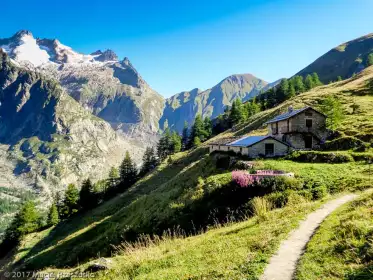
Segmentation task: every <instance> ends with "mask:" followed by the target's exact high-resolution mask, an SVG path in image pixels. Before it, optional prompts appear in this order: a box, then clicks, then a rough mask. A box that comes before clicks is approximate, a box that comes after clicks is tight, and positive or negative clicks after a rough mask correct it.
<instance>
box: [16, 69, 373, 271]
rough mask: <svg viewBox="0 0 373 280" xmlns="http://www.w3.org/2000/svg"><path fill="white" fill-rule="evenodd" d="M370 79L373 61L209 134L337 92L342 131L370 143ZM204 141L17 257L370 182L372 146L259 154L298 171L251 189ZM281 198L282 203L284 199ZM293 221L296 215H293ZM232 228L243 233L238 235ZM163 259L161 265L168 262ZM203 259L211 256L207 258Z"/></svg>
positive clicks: (70, 250)
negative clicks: (260, 199) (341, 157)
mask: <svg viewBox="0 0 373 280" xmlns="http://www.w3.org/2000/svg"><path fill="white" fill-rule="evenodd" d="M372 79H373V69H371V68H369V69H367V70H365V71H364V73H362V74H360V75H358V76H356V77H355V78H354V79H350V80H347V81H342V82H338V83H334V84H331V85H328V86H322V87H318V88H315V89H313V90H312V91H310V92H307V93H304V94H302V95H299V96H297V97H295V98H293V99H291V100H289V101H286V102H285V103H283V104H281V105H280V106H278V107H276V108H273V109H270V110H266V111H264V112H260V113H258V114H257V115H255V116H253V117H252V118H250V119H249V120H248V122H246V123H245V124H242V125H240V126H238V127H235V128H234V129H233V130H230V131H227V132H225V133H223V134H220V135H218V136H217V137H215V138H213V139H211V140H210V141H216V140H217V139H218V138H222V137H227V136H240V135H245V134H247V133H252V134H258V133H265V132H266V131H265V130H264V128H263V127H262V124H263V123H264V122H265V121H266V120H268V119H270V118H272V117H273V116H274V115H276V114H278V113H280V112H283V111H285V110H287V107H288V106H289V105H293V107H294V108H298V107H302V106H305V105H311V106H314V107H315V108H317V107H318V106H319V104H320V102H321V101H322V100H323V98H325V97H326V96H328V95H334V96H336V97H337V98H338V99H339V100H340V101H341V102H342V103H343V107H344V111H345V119H344V120H343V123H342V125H341V127H340V131H341V134H340V136H339V138H343V139H344V138H346V137H356V138H357V139H362V140H363V141H364V142H365V143H371V141H372V138H371V135H373V112H372V110H371V108H373V95H372V91H371V80H372ZM205 145H206V144H204V145H202V146H201V147H200V148H198V149H195V150H193V151H190V152H184V153H179V154H176V155H175V156H173V158H172V162H167V163H166V162H164V163H163V164H162V165H161V166H159V167H158V168H157V169H156V170H155V171H154V172H152V173H151V174H149V175H148V176H147V177H146V178H144V179H142V180H141V181H140V182H138V183H137V184H136V185H135V186H134V187H133V188H131V189H130V190H129V191H128V192H126V193H124V194H122V195H121V196H119V197H116V198H114V199H112V200H111V201H108V202H106V203H104V204H103V205H101V206H99V207H98V208H96V209H94V210H92V211H89V212H87V213H83V214H80V215H79V216H76V217H75V218H73V219H72V220H70V221H66V222H64V223H61V224H60V225H58V226H57V227H56V228H54V229H49V230H46V231H43V232H40V233H37V234H34V235H32V236H30V237H29V238H28V239H27V240H26V241H25V243H24V244H23V246H22V247H21V248H19V250H18V252H16V254H15V255H14V259H13V260H12V263H13V264H14V263H16V264H15V266H18V267H23V268H24V269H44V268H46V267H51V266H53V267H57V268H62V267H65V266H74V265H77V264H78V263H84V262H86V261H88V260H90V259H93V258H97V257H98V256H110V255H111V254H112V253H113V252H114V251H115V250H114V249H113V247H112V245H118V244H121V243H122V242H123V241H127V242H131V241H135V240H136V239H137V237H139V236H140V235H141V234H142V233H145V234H162V233H163V231H164V230H165V229H168V228H171V229H175V228H182V229H184V230H185V232H186V233H189V234H191V235H194V234H195V233H196V231H197V232H199V231H200V230H202V231H203V230H206V229H207V228H208V227H210V226H211V225H214V224H215V223H216V222H219V223H223V222H224V221H226V219H227V216H229V215H230V214H232V215H233V216H234V217H235V219H245V217H246V215H247V214H248V213H249V211H250V210H252V208H250V203H249V202H250V200H251V199H252V198H253V196H263V195H266V196H267V199H268V200H271V201H272V200H273V203H274V204H276V206H281V205H283V204H286V202H287V201H288V198H289V196H288V195H289V193H294V192H295V193H296V194H297V195H300V196H302V197H303V198H304V199H306V200H307V199H308V200H312V199H313V200H314V199H318V198H320V197H323V196H325V195H327V193H331V194H334V193H338V192H341V191H345V190H360V189H365V188H367V187H369V186H368V185H367V184H366V182H367V180H368V178H369V167H368V165H367V164H366V163H365V162H364V161H360V160H361V159H364V158H365V156H367V155H370V154H371V150H369V149H367V150H366V151H365V153H364V154H361V153H357V152H354V153H353V152H352V151H344V152H339V153H345V154H348V155H352V154H353V155H354V158H355V159H354V158H353V157H350V160H349V161H348V162H345V163H339V164H330V163H313V164H312V163H309V162H296V161H292V160H289V159H288V160H284V159H283V160H257V161H255V166H256V168H257V169H267V168H268V169H278V170H285V171H289V172H294V173H295V175H296V179H294V180H295V181H291V182H290V183H289V182H287V183H284V184H283V185H279V186H270V187H267V188H260V187H259V188H253V189H249V188H236V187H234V186H233V185H232V184H231V180H232V179H231V173H230V169H227V168H221V167H219V166H220V165H219V164H218V161H219V156H218V155H214V156H210V155H209V154H208V151H207V149H206V146H205ZM334 154H336V153H334ZM293 183H294V184H293ZM276 188H277V189H276ZM281 200H283V201H284V203H278V202H279V201H281ZM277 204H281V205H277ZM212 210H214V212H213V213H214V214H213V215H211V211H212ZM285 211H286V210H285ZM240 213H243V215H240ZM192 221H193V222H192ZM293 222H295V220H293V221H290V223H293ZM238 227H239V226H238ZM227 230H228V231H229V229H227ZM231 236H232V238H236V237H237V238H238V236H237V235H231ZM284 236H285V235H283V236H282V237H284ZM206 238H208V237H206ZM256 238H257V236H256ZM206 240H208V239H206ZM183 242H186V241H183ZM206 242H209V241H206ZM276 242H279V240H277V241H276ZM276 244H277V243H276ZM184 246H185V245H184ZM274 246H277V245H274ZM205 248H206V250H204V251H203V252H198V251H194V252H191V254H201V258H202V259H204V258H203V256H206V255H209V256H210V255H212V254H210V253H209V250H208V247H205ZM254 248H255V246H254ZM273 248H274V247H271V246H270V247H269V248H268V250H269V251H268V252H267V253H268V254H269V253H270V252H273ZM253 251H255V250H254V249H253ZM177 252H179V251H177ZM267 253H266V254H267ZM175 254H176V253H175ZM255 254H256V253H255ZM144 262H146V261H145V260H144ZM217 262H218V261H217ZM157 265H162V262H161V263H159V264H157ZM181 265H183V264H181ZM203 265H206V263H205V264H203V263H202V264H201V266H203ZM129 266H131V264H129ZM190 266H191V265H190V264H189V266H188V264H187V263H186V264H185V268H183V271H184V272H186V271H188V269H189V268H188V267H190ZM144 269H145V270H146V271H148V270H149V268H144ZM198 273H199V272H198V271H197V272H196V274H193V275H199V274H198ZM236 275H240V274H236Z"/></svg>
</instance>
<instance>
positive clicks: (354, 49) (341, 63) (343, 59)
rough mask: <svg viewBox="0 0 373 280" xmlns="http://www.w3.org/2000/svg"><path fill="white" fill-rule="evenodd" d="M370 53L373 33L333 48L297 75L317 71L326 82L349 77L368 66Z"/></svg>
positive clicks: (305, 74) (372, 48) (372, 49)
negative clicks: (339, 77)
mask: <svg viewBox="0 0 373 280" xmlns="http://www.w3.org/2000/svg"><path fill="white" fill-rule="evenodd" d="M369 54H373V33H371V34H368V35H366V36H363V37H360V38H357V39H355V40H352V41H349V42H347V43H344V44H341V45H339V46H338V47H336V48H334V49H331V50H330V51H328V52H327V53H326V54H324V55H323V56H321V57H319V58H318V59H316V60H315V61H314V62H313V63H311V64H310V65H308V66H307V67H306V68H304V69H303V70H301V71H300V72H298V73H297V74H296V75H301V76H303V77H305V76H307V74H310V73H313V72H316V73H317V74H318V75H319V77H320V80H321V81H322V82H323V83H325V84H327V83H329V82H330V81H336V80H337V77H338V76H341V77H342V78H343V79H347V78H349V77H351V76H352V75H353V74H354V73H359V72H360V71H361V70H363V69H364V68H366V67H367V66H368V64H367V60H368V56H369Z"/></svg>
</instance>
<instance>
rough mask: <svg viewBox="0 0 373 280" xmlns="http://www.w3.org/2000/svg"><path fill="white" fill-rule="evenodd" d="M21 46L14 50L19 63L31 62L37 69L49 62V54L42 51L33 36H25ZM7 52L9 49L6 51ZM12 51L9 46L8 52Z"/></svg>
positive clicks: (21, 39)
mask: <svg viewBox="0 0 373 280" xmlns="http://www.w3.org/2000/svg"><path fill="white" fill-rule="evenodd" d="M19 42H20V44H19V46H17V47H16V48H15V49H13V50H12V53H13V58H14V59H15V60H17V61H18V62H26V61H28V62H30V63H32V64H33V65H34V66H35V67H38V66H40V65H42V64H44V63H48V62H49V58H50V56H49V54H48V52H46V51H45V50H43V49H41V48H40V47H39V46H38V44H37V42H36V40H35V39H34V37H32V35H26V34H25V35H23V36H22V37H21V38H20V40H19ZM5 51H7V49H5ZM9 51H10V49H9V46H8V52H9Z"/></svg>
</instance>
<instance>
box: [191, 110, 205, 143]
mask: <svg viewBox="0 0 373 280" xmlns="http://www.w3.org/2000/svg"><path fill="white" fill-rule="evenodd" d="M206 136H207V133H206V131H205V128H204V124H203V121H202V117H201V115H200V114H197V116H196V118H195V120H194V124H193V126H192V129H191V132H190V142H191V143H190V146H191V147H195V143H198V141H197V142H196V139H195V138H198V139H199V143H201V142H203V141H205V139H206Z"/></svg>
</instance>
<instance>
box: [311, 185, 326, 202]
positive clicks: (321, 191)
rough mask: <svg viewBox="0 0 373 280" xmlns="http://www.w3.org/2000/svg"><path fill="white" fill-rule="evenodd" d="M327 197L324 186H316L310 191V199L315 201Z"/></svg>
mask: <svg viewBox="0 0 373 280" xmlns="http://www.w3.org/2000/svg"><path fill="white" fill-rule="evenodd" d="M327 195H328V189H327V187H326V186H318V187H316V188H314V189H312V198H313V199H315V200H317V199H321V198H323V197H325V196H327Z"/></svg>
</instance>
